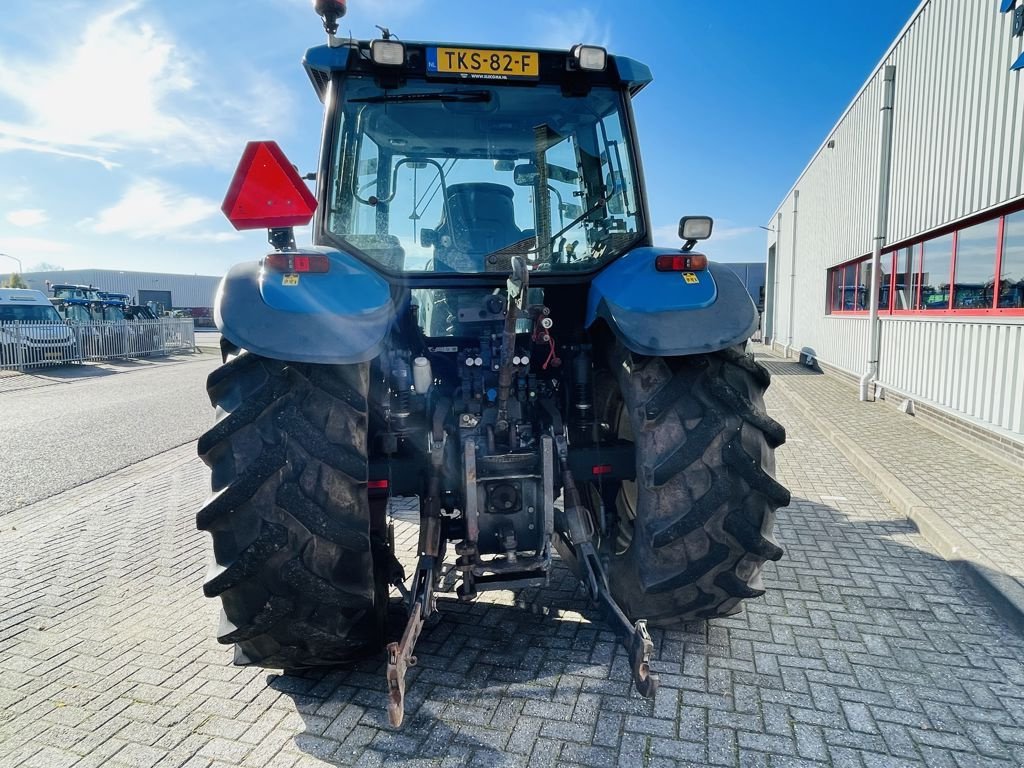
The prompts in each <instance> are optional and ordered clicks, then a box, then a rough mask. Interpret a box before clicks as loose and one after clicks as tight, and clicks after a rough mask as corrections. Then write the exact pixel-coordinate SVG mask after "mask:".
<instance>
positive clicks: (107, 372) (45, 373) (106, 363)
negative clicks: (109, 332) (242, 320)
mask: <svg viewBox="0 0 1024 768" xmlns="http://www.w3.org/2000/svg"><path fill="white" fill-rule="evenodd" d="M198 357H200V353H198V352H192V353H177V354H173V355H161V356H159V357H144V358H137V359H135V358H133V359H124V360H122V359H115V360H96V361H90V362H85V363H72V364H67V365H55V366H52V367H51V366H47V367H39V368H29V369H28V370H26V371H21V372H18V371H10V372H7V373H9V374H10V375H5V376H4V377H3V378H2V379H0V381H2V382H3V384H6V385H9V386H12V387H13V385H14V384H15V383H17V386H16V387H13V388H17V389H31V388H34V387H41V386H47V385H50V384H67V383H69V382H72V381H80V380H83V379H96V378H102V377H104V376H112V375H114V374H117V373H127V372H130V371H139V370H144V369H146V368H152V367H153V366H154V365H157V364H165V365H166V364H168V363H176V362H187V361H189V360H195V359H197V358H198Z"/></svg>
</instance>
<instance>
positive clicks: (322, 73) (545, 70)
mask: <svg viewBox="0 0 1024 768" xmlns="http://www.w3.org/2000/svg"><path fill="white" fill-rule="evenodd" d="M404 45H405V48H406V63H405V65H403V66H402V67H401V68H392V67H386V68H385V67H379V66H377V65H375V64H373V63H372V62H371V61H370V57H369V49H370V41H368V40H353V41H351V42H349V41H346V42H345V43H344V44H342V45H341V46H339V47H336V48H334V47H331V46H328V45H319V46H316V47H314V48H310V49H309V50H308V51H306V55H305V57H304V58H303V60H302V64H303V66H304V67H305V68H306V73H307V74H308V75H309V79H310V81H311V82H312V83H313V89H314V90H315V91H316V94H317V96H318V97H319V98H320V101H324V98H325V95H326V93H327V88H328V86H329V85H330V82H331V75H332V74H334V73H335V72H352V73H356V72H359V73H363V74H376V75H380V76H386V77H392V78H394V77H396V76H397V77H413V78H417V79H419V78H426V77H427V74H426V71H427V70H426V66H427V65H426V60H427V50H428V49H430V48H437V47H444V48H461V49H470V50H475V51H480V50H487V51H499V52H500V51H529V52H532V53H537V54H539V56H540V74H539V76H538V77H537V78H536V79H534V80H528V81H514V82H513V81H502V80H494V79H484V78H481V79H479V80H478V81H477V80H476V79H473V78H470V79H468V80H467V79H463V78H462V77H460V76H450V77H448V78H447V80H448V81H449V82H460V83H465V82H480V83H481V84H486V85H487V86H490V87H494V86H522V85H524V84H526V85H529V84H530V83H533V82H542V83H554V84H556V85H557V84H564V85H570V86H573V87H580V86H583V87H588V86H594V85H611V86H625V87H626V88H627V89H628V91H629V93H630V95H631V96H635V95H636V94H637V93H639V92H640V90H641V89H642V88H643V87H644V86H646V85H647V84H648V83H650V82H651V81H652V80H653V79H654V78H653V76H652V74H651V70H650V68H649V67H648V66H647V65H646V64H642V63H641V62H639V61H636V60H635V59H631V58H628V57H626V56H612V55H609V56H608V65H607V66H606V67H605V69H604V70H603V71H601V72H586V71H579V70H575V71H571V70H570V69H569V66H568V63H569V61H570V60H571V56H570V53H569V52H568V51H555V50H549V49H536V48H524V47H519V48H516V47H510V46H501V45H483V46H482V45H480V44H475V45H463V44H459V43H424V42H406V43H404ZM430 79H431V80H435V79H436V80H437V82H444V80H445V78H444V77H436V76H431V78H430Z"/></svg>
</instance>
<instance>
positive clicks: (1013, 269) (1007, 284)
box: [998, 211, 1024, 309]
mask: <svg viewBox="0 0 1024 768" xmlns="http://www.w3.org/2000/svg"><path fill="white" fill-rule="evenodd" d="M998 306H999V309H1021V308H1024V211H1017V213H1014V214H1011V215H1009V216H1007V217H1006V223H1005V225H1004V227H1003V259H1002V268H1001V269H1000V270H999V305H998Z"/></svg>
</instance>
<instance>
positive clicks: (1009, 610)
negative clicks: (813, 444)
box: [775, 386, 1024, 632]
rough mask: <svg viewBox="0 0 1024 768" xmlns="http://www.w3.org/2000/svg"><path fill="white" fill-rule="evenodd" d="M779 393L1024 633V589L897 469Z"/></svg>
mask: <svg viewBox="0 0 1024 768" xmlns="http://www.w3.org/2000/svg"><path fill="white" fill-rule="evenodd" d="M775 392H776V393H778V394H780V395H781V396H782V397H783V398H785V399H786V400H788V401H789V402H790V403H791V404H792V405H793V406H794V407H795V408H796V409H797V410H798V411H800V413H801V414H802V415H803V416H804V417H805V418H806V419H808V420H809V421H810V422H811V423H812V424H814V426H815V427H816V428H817V429H818V430H819V431H820V432H821V433H822V434H824V435H825V437H827V438H828V440H829V442H831V443H832V444H833V445H834V446H835V447H836V448H837V449H838V450H839V452H840V453H842V454H843V456H845V457H846V458H847V459H848V460H849V462H850V463H851V464H853V466H854V467H856V469H857V471H859V472H860V473H861V474H862V475H863V476H864V478H865V479H867V480H868V481H869V482H871V483H872V484H873V485H875V487H877V488H878V490H879V491H880V492H881V493H882V495H883V496H885V498H886V499H888V500H889V502H890V503H891V504H892V505H893V506H894V507H895V508H896V510H897V511H899V512H902V513H903V514H905V515H906V516H907V517H908V518H909V519H910V520H912V521H913V522H914V524H915V525H917V528H918V530H919V531H920V532H921V535H922V536H924V537H925V539H926V540H927V541H928V543H929V544H931V545H932V546H933V547H935V549H936V550H938V552H939V554H940V555H942V557H943V558H944V559H946V560H948V561H949V562H951V563H955V564H957V565H959V566H960V567H961V568H962V569H963V570H964V571H965V572H966V573H967V575H968V576H969V577H970V578H971V580H972V581H973V582H974V583H975V584H976V585H977V586H978V588H979V589H981V591H982V592H984V593H985V595H986V596H987V597H988V598H989V599H990V600H991V601H992V603H993V604H994V605H995V607H996V609H997V610H998V611H999V612H1000V613H1002V614H1003V615H1004V616H1005V617H1006V618H1007V620H1009V621H1010V622H1011V623H1012V624H1013V625H1014V626H1015V627H1016V629H1017V630H1018V631H1019V632H1024V587H1022V586H1021V585H1020V583H1018V582H1017V580H1016V579H1013V578H1012V577H1010V576H1007V575H1006V574H1005V573H1003V572H1002V571H1000V570H999V568H998V567H997V566H996V565H995V564H994V563H993V562H992V561H991V560H989V559H988V557H986V556H985V555H984V554H983V553H982V552H981V551H980V550H979V549H978V548H977V547H975V546H974V545H973V544H972V543H971V542H970V541H969V540H968V539H967V538H966V537H964V536H963V535H962V534H961V533H960V532H959V531H957V530H956V528H954V527H953V526H952V525H950V524H949V523H948V522H947V521H946V520H945V519H944V518H943V517H942V516H941V515H940V514H939V513H937V512H936V511H935V510H933V509H932V508H931V507H929V506H928V505H927V504H926V503H925V502H924V501H922V499H921V498H920V497H919V496H918V495H917V494H915V493H914V492H913V491H912V490H911V489H910V488H909V487H907V486H906V485H905V484H904V483H903V482H902V481H901V480H900V479H899V478H897V477H896V476H895V475H894V474H893V473H892V472H890V471H889V470H888V469H886V468H885V467H884V466H883V465H882V464H881V463H880V462H879V461H878V460H876V459H875V458H874V457H873V456H871V455H870V454H869V453H868V452H867V451H866V450H865V449H863V448H861V447H860V446H859V445H857V444H856V443H854V442H853V441H851V440H849V439H847V438H846V437H845V436H844V435H843V434H842V432H840V431H839V430H838V429H836V428H835V427H834V426H833V425H832V424H830V423H829V422H828V421H826V420H825V419H822V418H820V417H819V416H818V415H817V414H816V413H815V410H814V408H813V407H812V406H811V404H810V403H808V402H807V401H806V400H804V398H803V397H801V396H800V395H798V394H796V393H795V392H787V391H783V390H782V388H781V387H778V386H776V389H775Z"/></svg>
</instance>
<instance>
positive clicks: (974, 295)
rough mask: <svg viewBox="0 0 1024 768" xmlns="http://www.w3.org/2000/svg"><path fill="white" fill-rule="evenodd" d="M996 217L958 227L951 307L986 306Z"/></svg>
mask: <svg viewBox="0 0 1024 768" xmlns="http://www.w3.org/2000/svg"><path fill="white" fill-rule="evenodd" d="M998 239H999V220H998V219H996V220H994V221H986V222H982V223H981V224H976V225H974V226H973V227H969V228H968V229H964V230H961V231H960V235H959V237H958V238H957V244H956V283H955V285H954V286H953V309H990V308H991V307H992V286H993V285H994V284H995V275H996V247H997V241H998Z"/></svg>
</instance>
